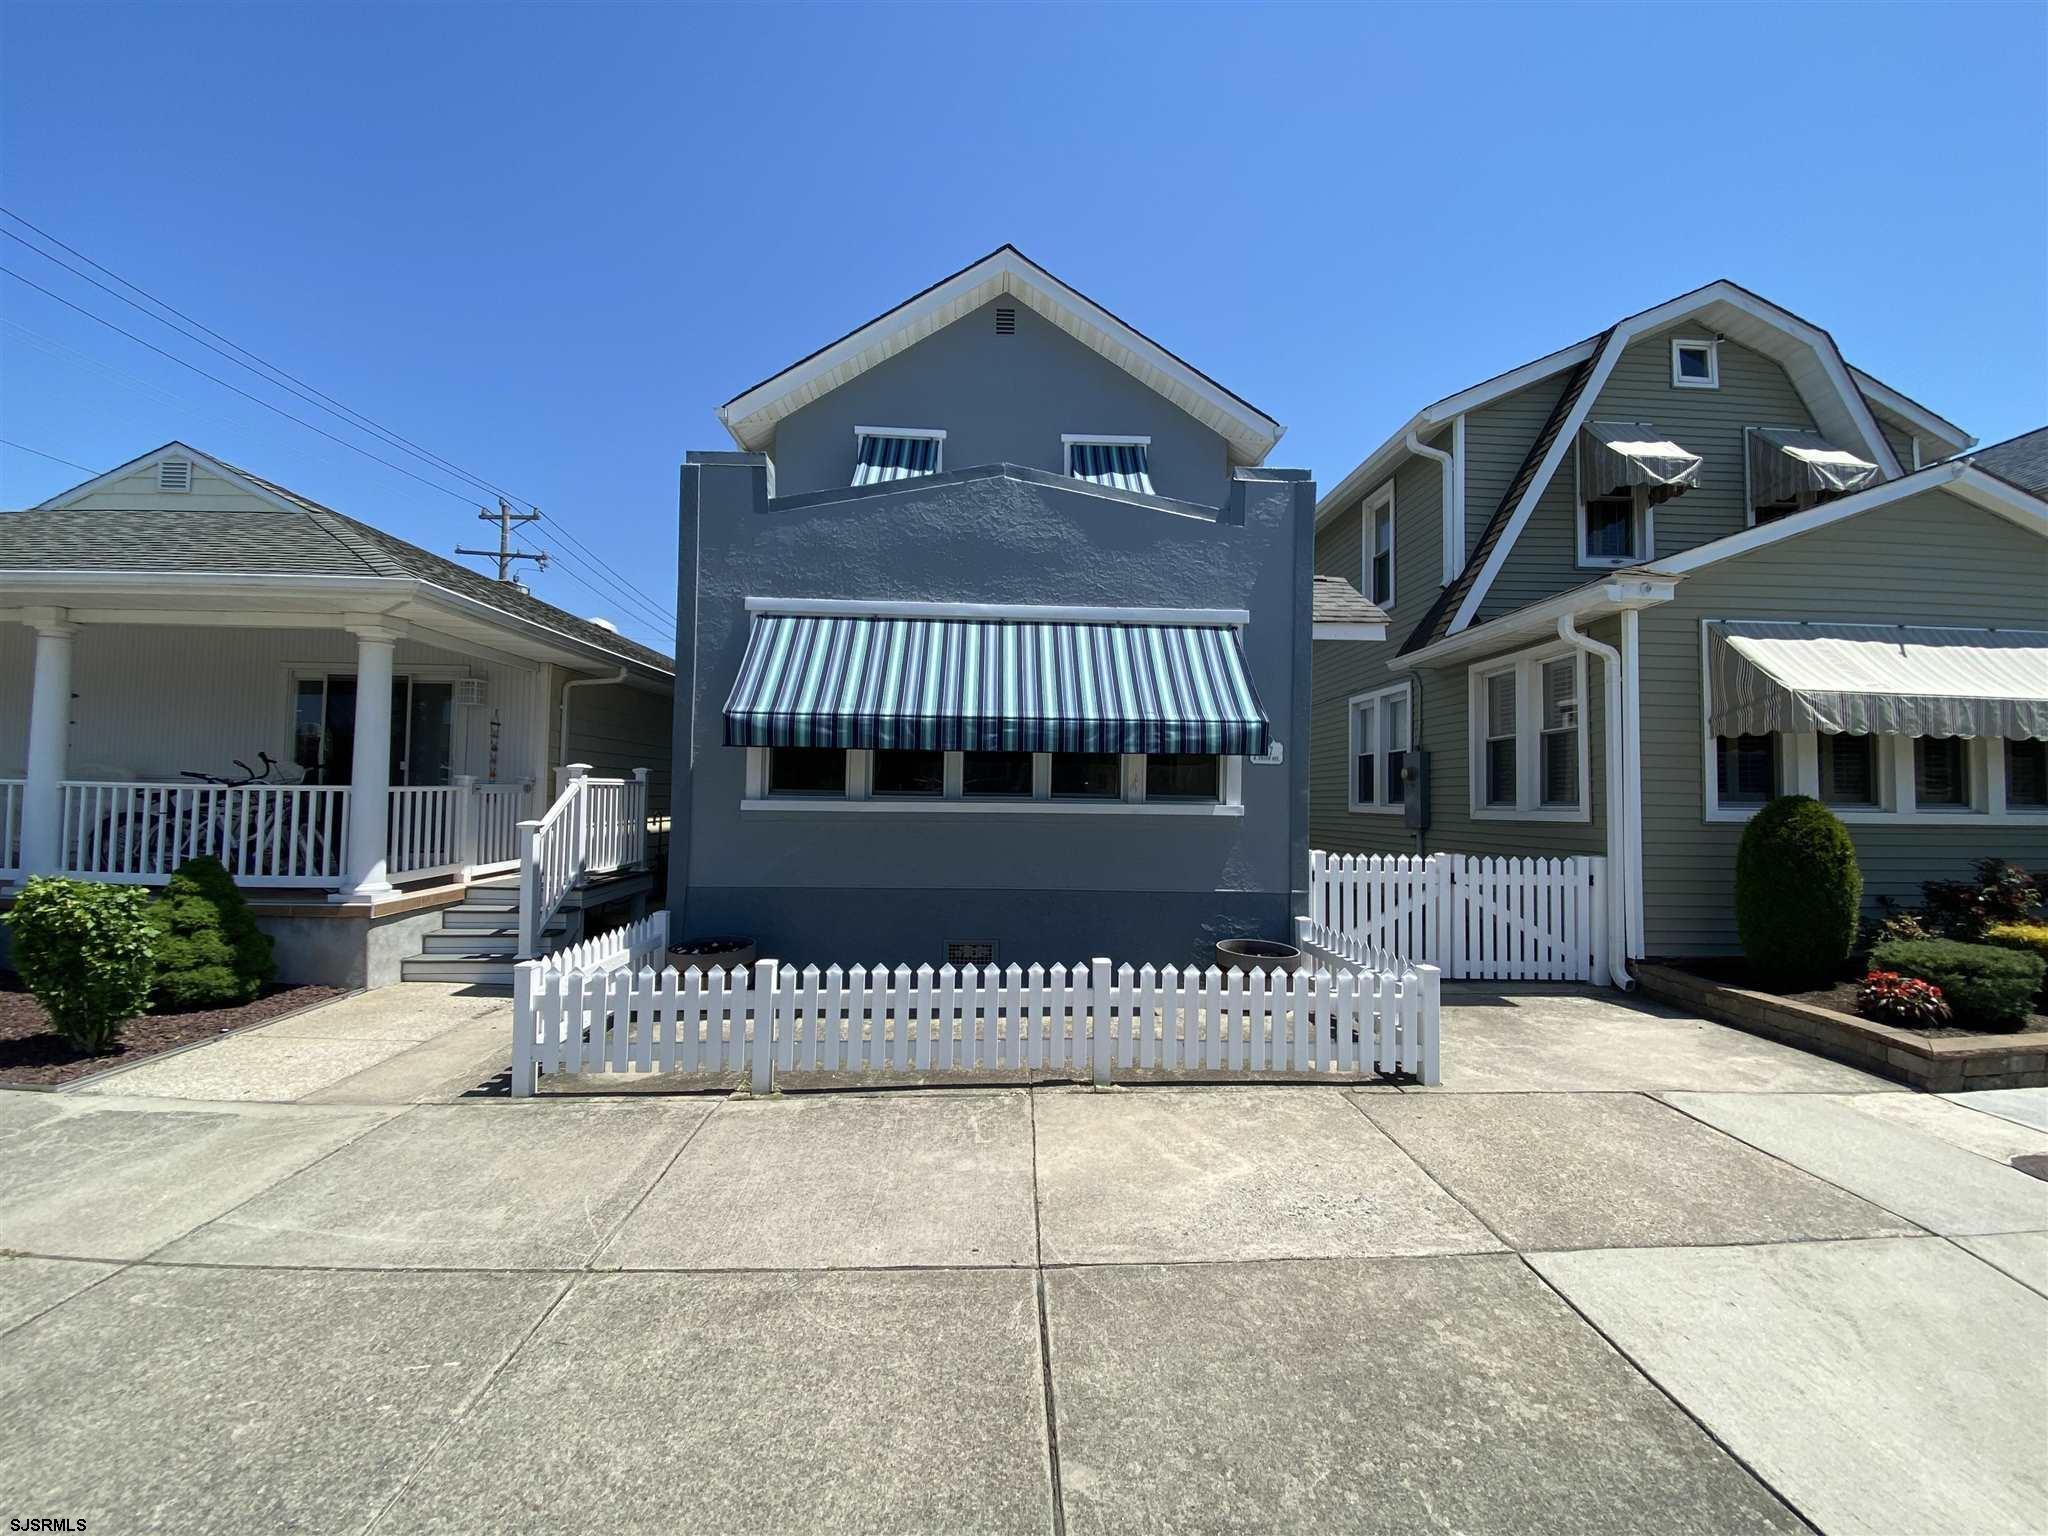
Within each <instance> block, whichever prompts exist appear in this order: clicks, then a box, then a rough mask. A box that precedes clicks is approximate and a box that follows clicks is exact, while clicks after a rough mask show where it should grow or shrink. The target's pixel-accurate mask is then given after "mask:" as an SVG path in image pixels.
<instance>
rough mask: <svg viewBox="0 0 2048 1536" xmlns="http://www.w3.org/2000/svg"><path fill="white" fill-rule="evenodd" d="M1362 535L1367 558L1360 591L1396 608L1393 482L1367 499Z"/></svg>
mask: <svg viewBox="0 0 2048 1536" xmlns="http://www.w3.org/2000/svg"><path fill="white" fill-rule="evenodd" d="M1359 532H1360V548H1361V551H1362V556H1363V558H1362V559H1361V561H1360V567H1361V568H1360V570H1359V573H1358V590H1359V591H1361V592H1363V593H1364V594H1365V595H1366V596H1367V597H1369V598H1371V599H1372V600H1373V601H1374V602H1375V603H1377V604H1379V606H1380V607H1382V608H1391V607H1393V606H1394V482H1393V481H1391V480H1389V481H1388V482H1387V483H1386V484H1385V485H1383V486H1381V487H1380V488H1379V489H1378V490H1377V491H1374V492H1373V493H1372V495H1370V496H1368V497H1367V498H1366V499H1365V505H1364V526H1363V527H1362V528H1361V529H1360V530H1359Z"/></svg>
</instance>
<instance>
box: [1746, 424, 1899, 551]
mask: <svg viewBox="0 0 2048 1536" xmlns="http://www.w3.org/2000/svg"><path fill="white" fill-rule="evenodd" d="M1742 436H1743V442H1744V454H1743V469H1744V473H1745V474H1747V475H1748V477H1749V521H1750V525H1751V526H1752V527H1754V526H1756V525H1758V524H1762V523H1770V522H1775V521H1777V520H1778V519H1779V518H1781V517H1791V516H1793V515H1794V514H1796V513H1800V512H1810V511H1812V510H1813V509H1814V508H1815V507H1817V506H1820V505H1821V504H1822V503H1824V502H1829V501H1833V500H1834V499H1835V498H1836V497H1838V496H1848V495H1850V494H1852V493H1854V492H1856V491H1860V490H1864V489H1866V488H1868V487H1870V486H1872V485H1875V484H1876V483H1877V476H1878V468H1877V466H1876V465H1875V464H1873V463H1871V462H1870V461H1869V460H1868V459H1859V458H1858V457H1856V455H1855V454H1853V453H1850V452H1849V451H1848V450H1847V449H1844V448H1837V447H1836V446H1835V445H1834V444H1833V443H1830V442H1829V441H1828V440H1827V439H1826V438H1824V437H1822V436H1821V435H1820V434H1819V433H1818V432H1809V431H1807V430H1805V429H1804V428H1802V427H1747V428H1745V429H1744V430H1743V434H1742Z"/></svg>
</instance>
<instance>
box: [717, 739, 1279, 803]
mask: <svg viewBox="0 0 2048 1536" xmlns="http://www.w3.org/2000/svg"><path fill="white" fill-rule="evenodd" d="M772 750H774V749H773V748H770V747H748V748H747V749H746V751H747V763H746V785H745V789H744V791H743V798H742V799H741V801H740V809H741V810H742V811H745V812H748V813H762V814H775V815H785V816H811V815H840V814H844V813H848V812H852V813H856V814H870V815H874V814H879V815H895V816H930V815H970V816H1017V815H1029V816H1104V815H1123V816H1129V815H1138V816H1242V815H1243V814H1244V759H1243V758H1242V757H1241V756H1225V757H1224V758H1223V764H1222V771H1221V773H1220V774H1219V775H1218V785H1219V789H1220V794H1219V798H1217V799H1216V800H1215V801H1213V802H1212V801H1207V800H1162V801H1152V802H1149V803H1148V802H1147V801H1146V799H1145V754H1144V753H1142V752H1125V753H1122V754H1120V755H1121V757H1122V759H1123V763H1122V781H1121V782H1122V786H1123V793H1122V796H1121V797H1120V798H1119V799H1115V800H1107V799H1104V800H1083V799H1078V798H1076V799H1066V800H1056V799H1054V798H1053V793H1052V754H1051V753H1050V752H1035V753H1033V754H1032V763H1031V795H1030V797H1029V798H1028V799H1027V798H1026V797H1024V796H1022V795H1017V796H974V797H972V798H969V797H968V796H966V795H965V794H963V793H962V789H961V783H962V772H963V767H964V762H965V755H964V754H963V753H960V752H948V753H947V754H946V764H945V775H946V777H945V790H944V793H943V794H941V795H936V796H933V795H906V796H904V797H902V798H901V799H898V798H895V797H892V796H880V797H877V796H876V795H875V794H874V793H873V792H872V788H871V786H872V784H873V782H874V752H873V751H872V750H871V749H868V748H864V747H849V748H847V749H846V756H847V762H846V793H845V794H844V795H773V796H771V795H770V794H769V793H768V754H769V752H771V751H772Z"/></svg>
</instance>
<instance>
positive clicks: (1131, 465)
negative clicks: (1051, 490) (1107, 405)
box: [1060, 433, 1157, 496]
mask: <svg viewBox="0 0 2048 1536" xmlns="http://www.w3.org/2000/svg"><path fill="white" fill-rule="evenodd" d="M1060 442H1061V443H1062V444H1063V445H1064V446H1065V448H1066V450H1067V473H1068V474H1070V475H1072V476H1073V477H1074V478H1075V479H1076V480H1086V481H1088V482H1089V483H1090V484H1091V485H1106V486H1109V487H1111V488H1112V489H1115V490H1119V491H1138V492H1141V493H1143V494H1144V495H1147V496H1151V495H1155V494H1157V493H1156V492H1154V491H1153V489H1152V468H1151V464H1150V462H1149V456H1150V452H1151V448H1152V439H1151V438H1149V437H1089V436H1082V435H1078V434H1073V433H1069V434H1067V435H1065V436H1063V437H1061V438H1060Z"/></svg>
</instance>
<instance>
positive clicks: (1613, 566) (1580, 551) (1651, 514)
mask: <svg viewBox="0 0 2048 1536" xmlns="http://www.w3.org/2000/svg"><path fill="white" fill-rule="evenodd" d="M1585 479H1586V477H1585V474H1584V472H1583V471H1582V470H1581V469H1580V468H1579V455H1578V452H1577V450H1576V449H1574V450H1573V453H1572V557H1573V559H1574V560H1575V561H1576V562H1577V563H1578V565H1579V566H1580V567H1581V568H1583V569H1585V570H1590V571H1618V570H1621V569H1622V568H1623V567H1625V566H1631V565H1642V564H1643V563H1644V562H1646V561H1650V560H1654V559H1656V558H1657V509H1656V508H1655V507H1653V506H1651V505H1650V498H1649V497H1648V495H1646V494H1645V493H1644V491H1643V488H1642V487H1641V486H1639V485H1637V486H1631V487H1630V488H1629V497H1630V499H1631V500H1632V501H1633V502H1634V503H1635V545H1636V547H1635V553H1633V554H1629V555H1623V556H1615V555H1589V554H1587V553H1586V484H1585Z"/></svg>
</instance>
